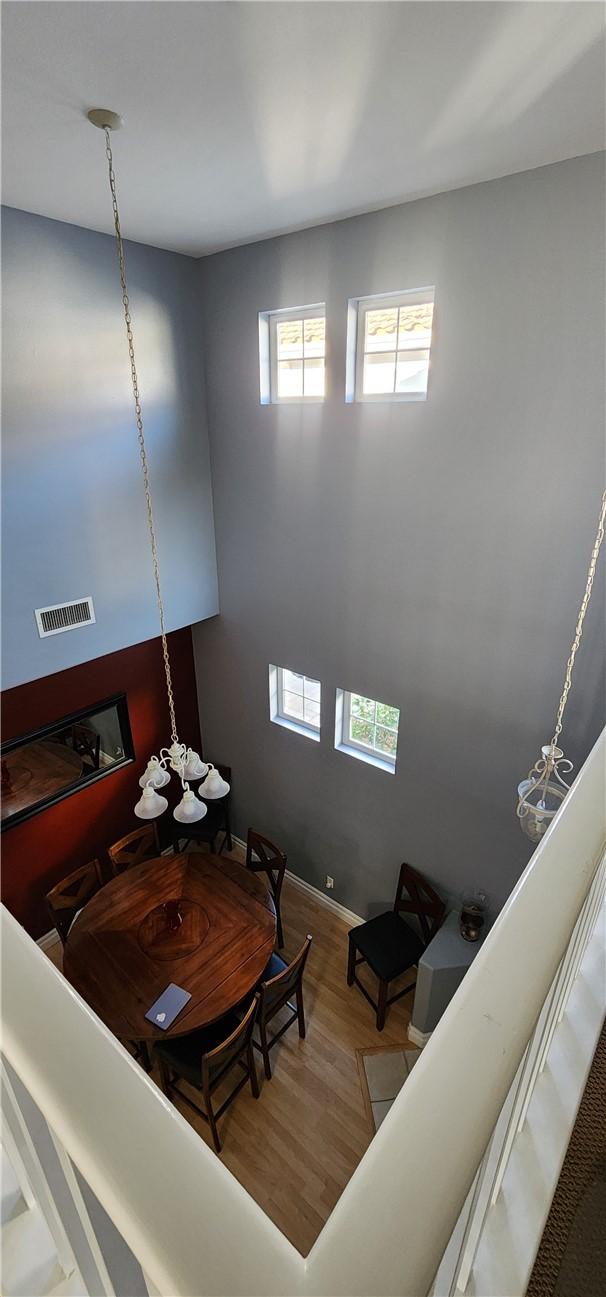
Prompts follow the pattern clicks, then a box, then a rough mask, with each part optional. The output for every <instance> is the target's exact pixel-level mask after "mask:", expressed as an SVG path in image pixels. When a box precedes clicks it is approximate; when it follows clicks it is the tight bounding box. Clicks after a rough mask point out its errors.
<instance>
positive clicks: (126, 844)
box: [107, 822, 160, 874]
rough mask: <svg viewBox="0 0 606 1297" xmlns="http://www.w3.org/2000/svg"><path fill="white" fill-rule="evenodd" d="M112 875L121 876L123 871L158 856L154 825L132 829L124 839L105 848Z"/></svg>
mask: <svg viewBox="0 0 606 1297" xmlns="http://www.w3.org/2000/svg"><path fill="white" fill-rule="evenodd" d="M107 854H108V856H109V858H110V860H111V864H112V869H113V872H114V874H122V873H124V870H125V869H132V868H133V866H134V865H140V864H141V863H142V861H143V860H153V859H154V858H155V857H156V856H159V855H160V844H159V842H158V829H157V826H156V824H155V823H153V822H152V823H151V824H144V825H142V827H141V828H140V829H133V831H132V833H127V834H126V837H124V838H120V841H119V842H114V845H113V847H108V848H107Z"/></svg>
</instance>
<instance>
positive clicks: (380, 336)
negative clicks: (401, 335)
mask: <svg viewBox="0 0 606 1297" xmlns="http://www.w3.org/2000/svg"><path fill="white" fill-rule="evenodd" d="M364 318H365V327H364V351H395V349H396V347H397V345H398V344H397V334H398V308H397V306H393V307H390V308H389V310H386V311H366V314H365V317H364Z"/></svg>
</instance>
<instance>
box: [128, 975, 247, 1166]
mask: <svg viewBox="0 0 606 1297" xmlns="http://www.w3.org/2000/svg"><path fill="white" fill-rule="evenodd" d="M257 1006H258V996H255V998H254V1000H253V1001H252V1003H251V1004H250V1006H249V1008H248V1010H247V1012H246V1014H245V1015H244V1017H243V1018H242V1021H240V1020H239V1019H238V1018H237V1017H236V1015H235V1014H234V1013H230V1014H227V1015H226V1017H224V1018H221V1019H220V1020H219V1022H215V1023H213V1025H212V1026H211V1027H203V1028H201V1030H200V1031H192V1032H191V1033H190V1034H189V1035H187V1036H172V1037H169V1039H168V1040H159V1041H155V1042H154V1053H155V1054H156V1056H157V1059H158V1063H159V1067H160V1080H161V1084H162V1089H163V1090H164V1093H165V1094H166V1095H167V1097H168V1098H169V1099H172V1098H173V1096H174V1095H178V1097H179V1098H180V1099H183V1101H184V1102H185V1103H188V1104H189V1106H190V1108H193V1109H194V1112H197V1113H198V1114H199V1115H200V1116H201V1117H202V1118H203V1120H204V1121H206V1122H208V1124H209V1126H210V1129H211V1134H212V1137H213V1144H214V1146H215V1150H216V1152H217V1153H220V1152H221V1140H220V1139H219V1132H218V1130H217V1121H218V1120H219V1117H221V1115H222V1114H223V1113H224V1112H225V1109H226V1108H227V1107H229V1105H230V1103H232V1102H233V1100H234V1099H235V1097H236V1095H237V1094H239V1093H240V1090H241V1089H242V1088H243V1086H245V1085H246V1082H247V1081H250V1088H251V1090H252V1093H253V1096H254V1098H255V1099H258V1098H259V1082H258V1079H257V1069H256V1066H255V1058H254V1054H253V1049H252V1033H253V1027H254V1025H255V1015H256V1012H257ZM236 1065H238V1066H239V1067H241V1068H242V1069H243V1073H244V1074H243V1076H242V1077H241V1078H240V1080H239V1081H238V1083H237V1085H235V1086H234V1088H233V1090H231V1091H230V1093H229V1094H228V1096H227V1098H226V1099H224V1100H223V1103H222V1104H221V1106H220V1108H217V1110H216V1112H215V1110H214V1108H213V1103H212V1096H213V1093H214V1091H215V1090H216V1088H217V1086H218V1085H220V1083H221V1081H223V1080H224V1079H225V1078H226V1077H227V1075H228V1073H229V1072H231V1070H232V1068H234V1067H235V1066H236ZM179 1080H182V1081H186V1082H187V1083H188V1085H191V1086H193V1087H194V1088H195V1089H196V1090H199V1091H201V1094H202V1097H203V1102H204V1107H203V1108H202V1107H201V1106H200V1105H199V1104H197V1103H194V1101H193V1099H191V1098H190V1097H189V1095H187V1094H185V1093H184V1092H183V1090H180V1089H178V1087H177V1082H178V1081H179Z"/></svg>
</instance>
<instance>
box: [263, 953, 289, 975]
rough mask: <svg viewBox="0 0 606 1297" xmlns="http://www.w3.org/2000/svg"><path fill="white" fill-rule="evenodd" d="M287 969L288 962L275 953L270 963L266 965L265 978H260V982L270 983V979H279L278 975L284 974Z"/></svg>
mask: <svg viewBox="0 0 606 1297" xmlns="http://www.w3.org/2000/svg"><path fill="white" fill-rule="evenodd" d="M285 968H288V964H287V963H286V961H285V960H284V959H282V958H281V957H280V955H276V953H275V952H274V954H273V955H272V957H271V959H270V961H269V963H268V964H266V966H265V968H264V970H263V976H262V977H261V978H260V981H262V982H269V980H270V978H272V977H277V976H278V973H283V972H284V969H285Z"/></svg>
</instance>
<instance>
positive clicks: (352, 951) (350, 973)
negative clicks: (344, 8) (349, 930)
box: [347, 937, 356, 986]
mask: <svg viewBox="0 0 606 1297" xmlns="http://www.w3.org/2000/svg"><path fill="white" fill-rule="evenodd" d="M355 975H356V948H355V946H354V943H353V941H352V939H351V937H350V938H349V955H348V957H347V985H348V986H353V984H354V978H355Z"/></svg>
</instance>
